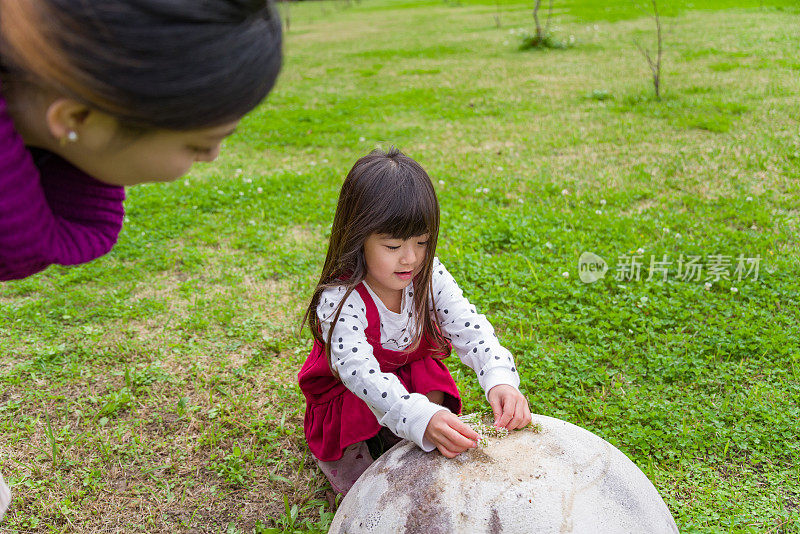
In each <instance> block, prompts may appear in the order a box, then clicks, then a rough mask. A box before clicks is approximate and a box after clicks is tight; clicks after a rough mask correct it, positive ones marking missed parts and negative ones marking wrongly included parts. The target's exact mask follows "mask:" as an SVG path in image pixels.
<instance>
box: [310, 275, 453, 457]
mask: <svg viewBox="0 0 800 534" xmlns="http://www.w3.org/2000/svg"><path fill="white" fill-rule="evenodd" d="M343 297H344V290H343V289H342V288H333V289H328V290H326V291H324V292H323V293H322V297H321V299H320V304H319V305H318V306H317V316H318V317H319V318H320V323H321V326H322V338H323V339H325V340H327V339H328V332H330V329H331V328H333V336H332V337H331V351H330V352H331V364H332V365H331V366H332V367H334V368H335V369H336V371H337V372H338V373H339V378H340V379H341V381H342V383H343V384H344V385H345V387H347V389H349V390H350V391H352V392H353V393H354V394H355V395H356V396H357V397H358V398H360V399H361V400H363V401H364V402H365V403H366V404H367V406H368V407H369V409H370V410H371V411H372V413H373V414H375V417H376V418H377V420H378V423H380V424H381V425H383V426H385V427H387V428H388V429H389V430H391V431H392V432H394V433H395V434H397V435H398V436H400V437H402V438H406V439H409V440H411V441H413V442H414V443H416V444H417V445H419V446H420V447H421V448H422V449H423V450H425V451H430V450H433V448H434V447H433V444H432V443H429V442H427V440H425V439H424V434H425V429H426V428H427V426H428V423H429V422H430V419H431V417H433V414H434V413H436V412H438V411H439V410H446V409H447V408H444V407H442V406H438V405H436V404H433V403H432V402H430V401H429V400H428V398H427V397H426V396H425V395H420V394H419V393H409V392H408V391H407V390H406V388H405V387H404V386H403V384H402V383H401V382H400V380H398V378H397V377H396V376H395V375H394V374H392V373H384V372H382V371H381V369H380V365H379V364H378V361H377V360H376V359H375V356H374V355H373V353H372V346H371V345H370V344H369V343H368V342H367V336H366V334H365V328H366V327H367V314H366V309H365V306H364V302H363V300H361V296H360V295H359V294H358V293H357V292H355V291H353V292H352V293H350V295H348V297H347V300H346V301H345V303H344V306H343V307H342V312H341V314H339V317H338V318H336V309H337V308H338V306H339V302H341V299H342V298H343ZM334 319H336V322H335V325H334V324H332V322H333V321H334Z"/></svg>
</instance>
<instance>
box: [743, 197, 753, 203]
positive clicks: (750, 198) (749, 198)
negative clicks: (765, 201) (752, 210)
mask: <svg viewBox="0 0 800 534" xmlns="http://www.w3.org/2000/svg"><path fill="white" fill-rule="evenodd" d="M745 200H746V201H748V202H752V201H753V197H747V198H746V199H745Z"/></svg>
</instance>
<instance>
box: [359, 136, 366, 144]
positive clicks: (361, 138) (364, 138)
mask: <svg viewBox="0 0 800 534" xmlns="http://www.w3.org/2000/svg"><path fill="white" fill-rule="evenodd" d="M358 140H359V141H361V142H362V143H363V142H364V141H366V140H367V138H366V137H359V138H358Z"/></svg>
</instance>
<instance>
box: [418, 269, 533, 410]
mask: <svg viewBox="0 0 800 534" xmlns="http://www.w3.org/2000/svg"><path fill="white" fill-rule="evenodd" d="M432 296H433V302H434V305H435V310H434V311H435V313H436V315H437V317H438V319H439V324H441V326H442V333H443V334H444V336H445V337H446V338H447V339H449V340H450V343H451V344H452V345H453V349H455V351H456V354H458V356H459V358H461V361H463V362H464V363H465V364H466V365H468V366H469V367H471V368H472V369H473V370H474V371H475V373H476V374H477V375H478V382H479V383H480V385H481V388H483V391H484V392H486V395H487V399H488V394H489V391H490V390H491V389H492V388H493V387H495V386H497V385H500V384H507V385H509V386H512V387H513V388H515V389H519V374H518V373H517V368H516V365H515V364H514V358H513V357H512V356H511V353H510V352H509V351H508V350H507V349H506V348H505V347H503V346H502V345H500V341H498V339H497V336H496V335H495V333H494V328H493V327H492V325H491V324H490V323H489V321H488V320H487V319H486V316H484V315H482V314H479V313H477V312H476V310H475V307H474V306H473V305H472V304H470V302H469V301H468V300H467V299H466V298H465V297H464V294H463V292H462V291H461V288H459V287H458V284H456V281H455V280H454V279H453V277H452V276H451V275H450V273H449V272H447V269H445V268H444V265H442V263H441V262H440V261H439V259H438V258H434V262H433V295H432Z"/></svg>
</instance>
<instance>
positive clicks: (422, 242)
mask: <svg viewBox="0 0 800 534" xmlns="http://www.w3.org/2000/svg"><path fill="white" fill-rule="evenodd" d="M427 244H428V242H427V241H418V242H417V245H422V246H425V245H427Z"/></svg>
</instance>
